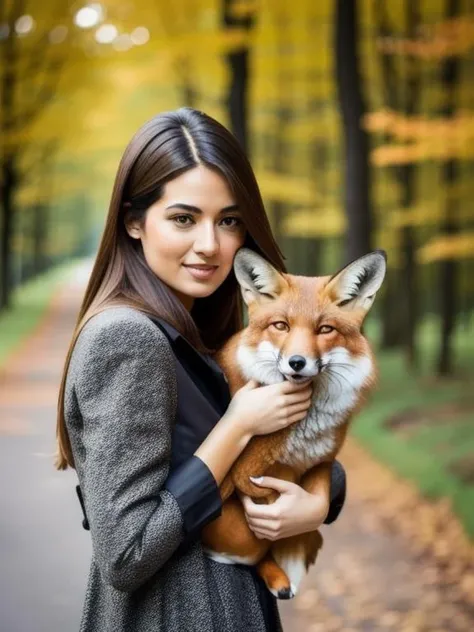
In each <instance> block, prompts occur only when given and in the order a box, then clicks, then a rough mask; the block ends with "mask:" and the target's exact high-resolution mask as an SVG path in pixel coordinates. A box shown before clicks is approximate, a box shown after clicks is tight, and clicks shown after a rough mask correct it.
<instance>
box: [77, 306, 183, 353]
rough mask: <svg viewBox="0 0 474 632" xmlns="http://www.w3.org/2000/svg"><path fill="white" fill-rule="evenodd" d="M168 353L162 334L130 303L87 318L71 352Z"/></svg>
mask: <svg viewBox="0 0 474 632" xmlns="http://www.w3.org/2000/svg"><path fill="white" fill-rule="evenodd" d="M127 350H128V351H130V350H131V351H135V350H136V352H137V353H138V352H141V353H146V352H147V351H149V352H151V351H152V352H153V353H154V354H158V357H157V360H159V355H160V352H161V355H163V356H169V355H170V354H171V353H172V352H171V347H170V344H169V342H168V339H167V338H166V336H165V334H164V333H163V332H162V331H161V329H159V327H157V326H156V325H155V324H154V323H153V321H152V320H151V319H150V318H149V317H148V316H146V315H145V314H144V313H143V312H140V311H139V310H137V309H133V308H132V307H110V308H108V309H105V310H104V311H102V312H100V313H99V314H96V315H94V316H92V318H90V319H89V320H88V321H87V323H86V324H85V325H84V327H83V328H82V330H81V332H80V334H79V336H78V338H77V341H76V344H75V346H74V356H75V357H76V358H83V357H84V355H86V356H88V355H99V354H100V355H103V354H106V355H110V356H113V355H116V354H120V353H123V352H124V351H127Z"/></svg>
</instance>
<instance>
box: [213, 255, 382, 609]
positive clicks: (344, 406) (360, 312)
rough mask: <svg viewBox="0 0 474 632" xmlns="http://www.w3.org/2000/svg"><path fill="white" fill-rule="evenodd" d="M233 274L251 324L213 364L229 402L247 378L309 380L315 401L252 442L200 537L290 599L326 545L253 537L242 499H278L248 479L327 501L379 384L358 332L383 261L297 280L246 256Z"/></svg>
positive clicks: (316, 538)
mask: <svg viewBox="0 0 474 632" xmlns="http://www.w3.org/2000/svg"><path fill="white" fill-rule="evenodd" d="M234 270H235V273H236V276H237V279H238V281H239V283H240V285H241V289H242V294H243V297H244V300H245V302H246V303H247V306H248V313H249V324H248V326H247V327H246V328H245V329H243V330H242V331H240V332H238V333H237V334H235V335H234V336H233V337H232V338H231V339H230V340H229V341H228V342H227V343H226V344H225V345H224V347H223V348H222V349H221V350H220V351H219V352H218V354H217V356H216V360H217V361H218V362H219V364H220V365H221V367H222V369H223V370H224V372H225V374H226V376H227V378H228V381H229V387H230V391H231V394H232V395H233V394H234V393H235V392H236V391H237V390H238V389H239V388H241V386H243V385H244V384H245V383H246V382H247V381H248V380H249V379H256V380H257V381H258V382H260V383H261V384H272V383H276V382H281V381H283V380H284V379H289V380H290V381H298V380H308V381H309V380H312V381H313V399H312V403H311V406H310V409H309V411H308V414H307V416H306V418H305V419H304V420H302V421H299V422H297V423H295V424H292V425H291V426H289V427H287V428H285V429H283V430H280V431H278V432H274V433H272V434H269V435H261V436H260V435H259V436H254V437H253V438H252V439H251V441H250V442H249V443H248V445H247V447H246V448H245V450H244V451H243V452H242V454H241V455H240V457H239V458H238V459H237V461H236V462H235V463H234V465H233V467H232V468H231V470H230V472H229V474H228V475H227V477H226V478H225V480H224V481H223V483H222V485H221V487H220V492H221V496H222V499H223V501H225V502H224V504H223V511H222V515H221V516H220V517H219V518H218V519H217V520H215V521H213V522H212V523H210V524H209V525H208V526H207V527H206V528H205V529H204V531H203V534H202V538H203V543H204V546H205V548H206V550H207V552H208V554H209V555H211V556H212V557H213V558H214V559H218V560H219V561H221V562H228V563H235V562H240V563H245V564H257V568H258V571H259V573H260V575H261V576H262V577H263V579H264V580H265V582H266V584H267V586H268V588H269V589H270V590H271V591H272V593H273V594H275V595H276V596H278V597H280V598H289V597H292V596H293V595H294V594H295V593H296V590H297V588H298V584H299V581H300V580H301V579H302V577H303V575H304V573H305V572H306V570H307V569H308V567H309V565H310V564H312V563H313V562H314V561H315V559H316V556H317V552H318V550H319V548H320V547H321V545H322V538H321V536H320V534H319V532H318V531H314V532H311V533H305V534H302V535H299V536H293V537H291V538H285V539H281V540H277V541H274V542H271V541H269V540H264V539H258V538H257V537H256V536H255V535H254V534H253V532H252V531H251V530H250V528H249V527H248V525H247V521H246V518H245V514H244V510H243V507H242V504H241V502H240V500H239V498H238V494H240V493H243V494H247V495H249V496H251V497H252V499H253V500H254V501H256V502H263V503H273V502H274V501H275V500H276V498H277V497H278V493H277V492H275V491H274V490H271V489H268V488H264V487H258V486H256V485H254V484H252V482H251V481H250V479H249V476H253V477H258V476H274V477H276V478H281V479H285V480H288V481H292V482H295V483H297V484H299V485H301V486H302V487H303V488H304V489H306V490H307V491H309V492H311V493H316V492H318V491H319V492H325V493H329V489H330V477H331V464H332V462H333V460H334V459H335V457H336V455H337V453H338V452H339V450H340V448H341V446H342V444H343V442H344V439H345V436H346V433H347V428H348V423H349V421H350V420H351V418H352V417H353V416H354V414H355V413H356V412H357V411H358V410H359V409H360V407H361V406H362V404H363V402H364V398H365V395H366V394H367V393H368V392H369V391H370V390H371V389H372V388H373V386H374V384H375V380H376V368H375V362H374V357H373V354H372V351H371V349H370V346H369V344H368V342H367V340H366V339H365V337H364V336H363V335H362V333H361V326H362V323H363V320H364V318H365V316H366V314H367V312H368V310H369V309H370V307H371V305H372V303H373V300H374V297H375V294H376V292H377V291H378V289H379V287H380V285H381V283H382V280H383V277H384V274H385V253H383V252H382V251H375V252H373V253H370V254H368V255H366V256H365V257H361V258H360V259H357V260H356V261H354V262H353V263H351V264H350V265H348V266H346V267H345V268H344V269H343V270H341V271H340V272H338V273H337V274H335V275H334V276H333V277H302V276H294V275H290V274H282V273H279V272H278V271H277V270H275V269H274V268H273V267H272V266H271V265H270V264H269V263H268V262H267V261H265V260H264V259H263V258H262V257H260V256H259V255H257V254H256V253H254V252H253V251H251V250H248V249H246V248H243V249H241V250H240V251H239V252H238V253H237V255H236V257H235V262H234ZM290 363H291V364H290ZM234 492H237V493H234Z"/></svg>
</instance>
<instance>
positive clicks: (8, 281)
mask: <svg viewBox="0 0 474 632" xmlns="http://www.w3.org/2000/svg"><path fill="white" fill-rule="evenodd" d="M15 180H16V178H15V161H14V159H13V157H11V156H4V158H3V163H2V184H1V187H2V188H1V203H0V206H1V211H2V227H1V228H2V231H1V278H0V310H2V309H6V308H7V307H9V306H10V297H11V290H12V270H11V264H12V259H11V240H12V235H13V210H14V199H13V195H14V191H15Z"/></svg>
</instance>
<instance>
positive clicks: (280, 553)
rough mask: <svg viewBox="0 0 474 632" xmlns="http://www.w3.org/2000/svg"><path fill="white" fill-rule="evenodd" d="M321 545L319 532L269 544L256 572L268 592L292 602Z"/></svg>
mask: <svg viewBox="0 0 474 632" xmlns="http://www.w3.org/2000/svg"><path fill="white" fill-rule="evenodd" d="M322 544H323V538H322V536H321V534H320V533H319V531H311V532H309V533H301V534H299V535H294V536H292V537H291V538H282V539H281V540H276V541H275V542H273V543H272V547H271V549H270V551H269V552H268V553H267V555H266V556H265V558H264V559H263V560H262V561H261V562H260V563H259V564H258V566H257V569H258V572H259V574H260V575H261V577H262V578H263V579H264V581H265V583H266V584H267V587H268V589H269V590H270V592H271V593H273V594H274V595H275V597H278V598H279V599H291V598H292V597H294V596H295V595H296V593H297V592H298V588H299V585H300V582H301V580H302V579H303V577H304V576H305V575H306V572H307V571H308V569H309V567H310V566H311V565H312V564H314V562H315V561H316V557H317V555H318V551H319V549H320V548H321V546H322Z"/></svg>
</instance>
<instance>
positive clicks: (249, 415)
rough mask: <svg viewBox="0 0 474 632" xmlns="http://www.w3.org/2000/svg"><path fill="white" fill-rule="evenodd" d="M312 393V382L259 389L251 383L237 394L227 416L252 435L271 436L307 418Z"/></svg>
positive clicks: (276, 385)
mask: <svg viewBox="0 0 474 632" xmlns="http://www.w3.org/2000/svg"><path fill="white" fill-rule="evenodd" d="M312 392H313V384H312V382H310V383H309V384H293V383H292V382H288V381H284V382H280V383H278V384H270V385H269V386H259V385H258V382H256V381H255V380H250V381H249V382H247V384H245V386H243V387H242V388H240V389H239V390H238V391H237V392H236V393H235V394H234V396H233V398H232V400H231V402H230V404H229V407H228V409H227V411H226V414H225V416H226V417H230V418H233V419H234V420H237V421H236V423H238V424H239V425H241V427H242V429H243V430H244V431H245V432H246V433H247V434H249V435H250V436H253V435H264V434H269V433H271V432H276V431H277V430H281V429H282V428H286V426H289V425H290V424H293V423H295V422H297V421H301V420H302V419H304V417H305V416H306V413H307V412H308V409H309V407H310V405H311V396H312Z"/></svg>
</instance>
